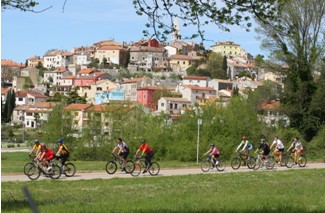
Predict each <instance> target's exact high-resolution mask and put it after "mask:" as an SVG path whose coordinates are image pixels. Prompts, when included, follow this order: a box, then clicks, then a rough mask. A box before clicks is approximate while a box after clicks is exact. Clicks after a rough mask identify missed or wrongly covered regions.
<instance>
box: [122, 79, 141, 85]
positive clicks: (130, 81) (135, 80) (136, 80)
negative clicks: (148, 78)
mask: <svg viewBox="0 0 325 213" xmlns="http://www.w3.org/2000/svg"><path fill="white" fill-rule="evenodd" d="M143 79H144V78H132V79H128V80H125V81H121V82H120V83H121V84H127V83H136V82H138V81H142V80H143Z"/></svg>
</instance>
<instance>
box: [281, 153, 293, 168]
mask: <svg viewBox="0 0 325 213" xmlns="http://www.w3.org/2000/svg"><path fill="white" fill-rule="evenodd" d="M290 158H291V157H290V156H288V155H282V160H281V161H280V165H281V166H287V162H288V161H289V160H290Z"/></svg>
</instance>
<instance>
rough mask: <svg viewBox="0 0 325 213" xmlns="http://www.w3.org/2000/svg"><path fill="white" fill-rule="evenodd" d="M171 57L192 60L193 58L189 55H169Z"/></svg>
mask: <svg viewBox="0 0 325 213" xmlns="http://www.w3.org/2000/svg"><path fill="white" fill-rule="evenodd" d="M170 58H171V59H179V60H194V58H193V57H192V56H190V55H177V54H176V55H171V56H170Z"/></svg>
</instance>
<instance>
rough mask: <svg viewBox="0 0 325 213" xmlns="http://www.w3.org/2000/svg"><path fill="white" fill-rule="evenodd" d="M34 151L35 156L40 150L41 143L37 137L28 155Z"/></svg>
mask: <svg viewBox="0 0 325 213" xmlns="http://www.w3.org/2000/svg"><path fill="white" fill-rule="evenodd" d="M34 151H36V153H35V156H37V155H38V153H39V152H40V151H41V144H40V142H39V140H38V139H36V140H35V145H34V146H33V148H32V150H31V151H30V152H29V156H31V155H32V153H33V152H34Z"/></svg>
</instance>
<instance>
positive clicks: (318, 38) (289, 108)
mask: <svg viewBox="0 0 325 213" xmlns="http://www.w3.org/2000/svg"><path fill="white" fill-rule="evenodd" d="M259 24H260V26H261V27H260V28H259V30H258V32H259V33H261V35H263V36H265V39H264V40H263V45H264V47H266V48H268V49H269V50H271V51H272V56H273V57H274V59H276V60H277V61H279V62H282V63H284V64H287V65H288V66H289V68H288V70H287V72H286V75H287V78H286V81H285V82H284V83H285V88H284V96H283V98H282V103H283V108H284V110H285V113H286V114H287V115H288V116H289V118H290V125H291V126H292V127H295V128H298V130H299V131H300V132H301V133H303V136H304V138H305V139H306V140H308V141H309V140H311V139H312V138H313V136H314V135H315V134H316V133H317V131H318V128H316V127H315V123H317V122H323V121H320V120H319V119H320V118H319V117H316V118H315V117H311V116H310V115H311V114H310V113H311V112H310V106H311V105H310V103H311V101H312V97H313V95H314V93H315V91H316V88H317V87H316V85H315V81H314V77H313V72H314V71H315V70H316V69H318V67H319V62H320V59H322V58H324V50H325V40H324V33H325V31H324V30H325V29H324V26H325V1H313V0H290V1H288V2H287V3H286V4H285V5H284V6H283V7H282V9H281V10H279V12H278V18H277V19H276V20H272V21H271V20H267V21H259Z"/></svg>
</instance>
